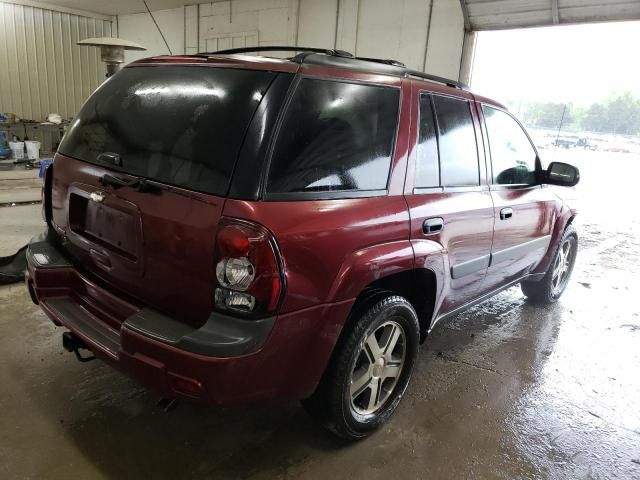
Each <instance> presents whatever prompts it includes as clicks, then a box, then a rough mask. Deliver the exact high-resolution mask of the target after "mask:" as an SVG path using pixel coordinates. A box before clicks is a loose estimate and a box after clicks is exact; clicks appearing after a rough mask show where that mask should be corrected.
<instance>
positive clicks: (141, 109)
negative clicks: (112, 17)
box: [59, 65, 276, 195]
mask: <svg viewBox="0 0 640 480" xmlns="http://www.w3.org/2000/svg"><path fill="white" fill-rule="evenodd" d="M275 75H276V74H274V73H270V72H263V71H252V70H233V69H223V68H211V67H192V66H189V67H185V66H170V65H168V66H138V67H127V68H125V69H123V70H122V71H121V72H119V73H118V74H117V75H115V76H114V77H112V78H110V79H109V80H107V81H106V82H105V83H104V84H103V85H102V86H101V87H100V88H99V89H98V90H97V91H96V92H95V93H94V94H93V95H92V96H91V98H89V100H88V101H87V102H86V103H85V105H84V106H83V107H82V109H81V111H80V113H79V114H78V116H77V117H76V119H75V120H74V122H73V123H72V126H71V128H70V130H69V131H68V132H67V134H66V135H65V138H64V140H63V142H62V144H61V145H60V149H59V151H60V153H62V154H64V155H67V156H70V157H73V158H76V159H79V160H84V161H86V162H90V163H96V164H101V165H104V166H106V167H108V168H113V169H115V170H120V171H122V172H125V173H129V174H132V175H136V176H141V177H145V178H149V179H152V180H156V181H159V182H163V183H168V184H171V185H177V186H181V187H185V188H188V189H191V190H196V191H200V192H205V193H211V194H216V195H224V194H226V193H227V190H228V188H229V182H230V178H231V174H232V172H233V169H234V166H235V162H236V160H237V157H238V152H239V150H240V147H241V145H242V142H243V139H244V135H245V132H246V130H247V127H248V125H249V123H250V122H251V119H252V117H253V115H254V113H255V111H256V108H257V107H258V105H259V103H260V101H261V99H262V97H263V95H264V94H265V92H266V90H267V89H268V87H269V85H270V83H271V81H272V79H273V78H274V76H275ZM105 153H106V154H107V155H103V154H105ZM114 158H115V159H118V161H117V162H114V161H113V159H114ZM118 162H119V163H120V164H118Z"/></svg>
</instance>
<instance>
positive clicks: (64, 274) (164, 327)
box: [26, 232, 352, 404]
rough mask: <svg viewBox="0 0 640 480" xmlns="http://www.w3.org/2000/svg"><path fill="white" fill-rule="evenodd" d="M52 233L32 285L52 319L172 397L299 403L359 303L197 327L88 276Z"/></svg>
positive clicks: (34, 256) (32, 258) (31, 250)
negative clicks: (127, 298)
mask: <svg viewBox="0 0 640 480" xmlns="http://www.w3.org/2000/svg"><path fill="white" fill-rule="evenodd" d="M53 237H54V236H53V235H52V234H50V233H48V232H47V233H45V234H43V235H42V236H40V237H37V238H35V239H33V240H32V241H31V243H30V244H29V247H28V249H27V275H26V283H27V286H28V288H29V293H30V295H31V297H32V300H33V301H34V302H35V303H37V304H39V305H40V306H41V308H42V309H43V310H44V312H45V313H46V314H47V315H48V316H49V318H50V319H51V320H52V321H53V322H54V323H55V324H56V325H59V326H64V327H66V328H68V329H69V330H70V331H72V332H73V333H74V334H76V335H77V336H78V337H79V338H81V339H82V340H83V341H84V343H85V344H86V345H87V346H88V347H89V348H90V349H91V350H92V352H93V353H94V354H95V355H96V356H97V357H99V358H101V359H102V360H104V361H106V362H107V363H109V364H111V365H112V366H114V367H115V368H117V369H119V370H121V371H123V372H124V373H126V374H128V375H130V376H132V377H134V378H135V379H137V380H138V381H140V382H141V383H142V384H144V385H146V386H147V387H149V388H152V389H154V390H157V391H158V392H160V393H161V394H162V395H164V396H165V397H168V398H189V399H193V400H199V401H203V402H206V403H210V404H231V403H239V402H246V401H254V400H264V399H268V398H274V397H279V398H288V399H300V398H305V397H307V396H308V395H310V394H311V393H312V392H313V390H314V389H315V386H316V385H317V383H318V381H319V379H320V377H321V375H322V372H323V371H324V368H325V366H326V364H327V361H328V358H329V356H330V354H331V351H332V349H333V346H334V344H335V341H336V339H337V336H338V334H339V328H336V326H335V324H333V323H332V324H327V323H326V322H325V320H324V319H327V318H329V319H336V318H338V319H341V322H340V323H342V322H343V321H344V319H346V316H347V315H348V312H349V310H350V308H351V304H352V301H347V302H341V303H337V304H331V305H319V306H317V307H313V308H309V309H305V310H302V311H298V312H293V313H288V314H284V315H280V316H278V318H270V319H264V320H260V321H244V320H238V319H235V318H232V317H228V316H225V315H220V314H212V315H211V317H210V318H209V319H208V321H207V322H206V323H205V325H203V326H202V327H200V328H198V329H195V328H192V327H189V326H188V325H186V324H184V323H182V322H179V321H177V320H175V319H172V318H169V317H166V316H165V315H163V314H161V313H160V312H157V311H154V310H152V309H150V308H147V307H145V306H143V305H140V304H137V303H135V302H134V301H130V300H126V299H124V298H122V297H121V296H120V295H118V294H116V293H115V292H113V291H112V290H111V289H109V288H108V287H106V286H102V285H98V284H97V283H96V282H94V281H92V280H91V279H89V278H87V276H85V275H83V274H82V273H81V272H80V271H79V270H78V269H77V268H75V267H74V265H73V264H72V263H71V262H70V261H69V260H68V259H66V258H65V257H64V255H63V254H62V253H61V250H60V249H58V248H57V247H56V246H55V238H53Z"/></svg>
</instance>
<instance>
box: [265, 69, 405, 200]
mask: <svg viewBox="0 0 640 480" xmlns="http://www.w3.org/2000/svg"><path fill="white" fill-rule="evenodd" d="M399 98H400V91H399V89H396V88H391V87H378V86H374V85H361V84H354V83H346V82H336V81H328V80H318V79H311V78H305V79H303V80H302V81H301V82H300V84H299V85H298V87H297V88H296V91H295V93H294V94H293V98H292V99H291V102H290V104H289V107H288V111H287V112H286V114H285V119H284V122H283V124H282V126H281V128H280V134H279V137H278V140H277V141H276V145H275V149H274V152H273V157H272V159H271V167H270V170H269V177H268V181H267V191H268V192H271V193H289V192H330V191H353V190H383V189H386V188H387V180H388V177H389V167H390V165H391V152H392V148H393V140H394V137H395V132H396V124H397V122H398V102H399Z"/></svg>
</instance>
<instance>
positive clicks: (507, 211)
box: [500, 207, 513, 220]
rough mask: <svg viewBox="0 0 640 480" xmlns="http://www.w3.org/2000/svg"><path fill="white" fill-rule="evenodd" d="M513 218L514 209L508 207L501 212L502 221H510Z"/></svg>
mask: <svg viewBox="0 0 640 480" xmlns="http://www.w3.org/2000/svg"><path fill="white" fill-rule="evenodd" d="M511 217H513V209H511V208H509V207H507V208H503V209H502V210H500V220H508V219H510V218H511Z"/></svg>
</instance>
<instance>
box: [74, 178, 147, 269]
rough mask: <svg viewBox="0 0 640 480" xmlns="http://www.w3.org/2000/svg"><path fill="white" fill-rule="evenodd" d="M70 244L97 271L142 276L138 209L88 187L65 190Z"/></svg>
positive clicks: (108, 194) (140, 227)
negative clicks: (96, 268) (66, 192)
mask: <svg viewBox="0 0 640 480" xmlns="http://www.w3.org/2000/svg"><path fill="white" fill-rule="evenodd" d="M68 215H69V217H68V221H69V223H68V225H69V230H70V232H69V240H70V242H71V243H72V244H73V245H74V246H75V247H76V248H78V249H79V250H80V251H82V252H83V254H84V255H87V256H88V257H89V259H90V260H91V261H92V263H94V264H95V265H96V266H98V267H99V268H100V269H101V270H106V271H109V272H110V273H112V274H116V275H117V274H118V271H120V272H121V273H125V271H129V272H130V273H136V274H138V275H139V274H141V273H142V257H143V251H142V245H143V238H142V220H141V215H140V211H139V209H138V207H137V206H136V205H135V204H133V203H131V202H129V201H127V200H124V199H122V198H119V197H116V196H115V195H113V194H111V193H107V192H104V191H102V190H98V189H96V188H95V187H92V186H90V185H82V184H73V185H72V186H71V187H70V188H69V197H68Z"/></svg>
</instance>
